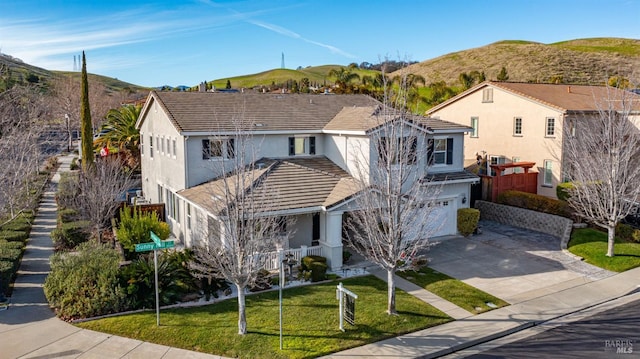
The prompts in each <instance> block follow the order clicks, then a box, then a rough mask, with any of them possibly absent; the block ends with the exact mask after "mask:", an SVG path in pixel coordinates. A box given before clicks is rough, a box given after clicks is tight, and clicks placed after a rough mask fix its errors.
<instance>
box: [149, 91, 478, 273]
mask: <svg viewBox="0 0 640 359" xmlns="http://www.w3.org/2000/svg"><path fill="white" fill-rule="evenodd" d="M380 106H381V104H380V103H379V102H377V101H375V100H374V99H372V98H370V97H367V96H364V95H303V94H286V95H282V94H279V95H275V94H256V93H205V92H151V93H150V95H149V97H148V99H147V102H146V103H145V106H144V108H143V109H142V111H141V114H140V118H139V119H138V122H137V128H139V130H140V138H141V166H142V189H143V196H144V198H145V200H147V201H149V202H152V203H160V202H162V203H165V205H166V212H167V220H168V222H169V224H170V225H171V228H172V233H173V235H174V236H175V237H176V239H177V240H179V241H181V242H182V243H183V244H184V245H185V246H186V247H190V246H194V245H197V244H199V243H200V241H202V240H203V239H202V238H199V236H198V233H197V232H198V231H197V230H196V228H195V227H196V226H198V223H201V221H202V219H203V218H205V217H204V216H206V218H212V217H215V216H216V214H217V212H218V210H217V209H216V205H215V204H214V197H216V196H215V188H216V186H217V184H216V179H217V178H219V177H220V176H221V174H222V170H221V166H215V164H216V163H219V162H220V161H221V160H222V159H224V158H229V157H232V156H235V154H236V152H237V151H235V149H236V148H238V147H237V146H239V145H240V144H239V141H241V140H242V139H241V136H238V129H237V128H236V127H235V125H236V124H237V123H238V122H239V121H242V122H243V123H246V124H251V128H252V130H251V134H252V137H251V140H250V141H253V142H254V144H256V147H257V148H258V151H259V153H256V154H254V155H253V156H252V157H247V158H245V159H244V161H245V162H249V161H257V166H255V171H257V173H256V174H258V175H259V176H260V177H261V178H262V179H264V181H262V182H261V185H265V186H270V188H273V189H274V190H275V191H276V193H277V194H278V198H277V200H275V202H274V203H273V204H272V205H271V206H270V208H274V215H278V216H295V221H294V223H295V224H294V227H295V228H288V230H289V229H290V230H293V236H292V237H291V238H290V239H289V242H288V243H287V244H285V247H288V248H291V249H296V250H297V251H298V252H296V253H297V255H296V256H297V259H299V256H300V255H301V252H302V255H304V253H314V254H316V253H317V254H321V255H323V256H325V257H327V259H328V264H329V266H330V267H331V268H332V269H338V268H340V267H341V266H342V249H343V244H342V228H343V214H344V213H345V212H348V211H349V210H350V206H351V205H352V204H353V203H352V202H353V198H354V196H357V193H356V192H357V188H358V187H357V185H356V179H355V178H354V176H357V175H356V173H357V172H356V170H355V168H356V164H357V163H361V162H363V161H360V160H364V162H366V163H371V162H374V161H375V158H376V156H377V149H376V148H370V146H369V137H368V136H369V134H370V131H376V130H380V126H377V125H376V124H374V122H373V118H374V117H375V116H374V115H375V113H376V111H378V110H379V109H380ZM398 120H399V121H403V119H398ZM405 125H407V126H413V127H414V128H419V131H420V134H421V135H420V136H418V137H419V138H416V142H415V145H416V146H428V144H429V145H430V146H431V147H430V148H431V151H430V153H432V154H433V163H431V164H427V162H426V160H422V161H421V162H420V163H416V164H415V165H416V169H417V170H419V171H420V172H419V173H421V174H422V176H421V177H422V179H423V180H424V181H425V183H426V184H425V185H429V184H431V185H433V184H434V183H437V184H442V186H441V188H442V190H441V191H440V193H439V197H438V198H437V201H436V204H437V206H438V208H437V211H435V212H436V213H437V214H439V215H440V216H441V217H439V218H442V219H441V220H440V222H441V223H442V224H443V225H442V226H439V227H438V232H437V233H436V235H452V234H456V233H457V228H456V227H457V226H456V214H457V209H458V208H463V207H468V206H469V205H468V200H467V199H468V198H469V197H470V185H471V183H474V182H477V181H478V177H477V176H475V175H473V174H471V173H468V172H466V171H464V168H463V156H462V149H463V141H464V133H465V132H467V131H469V130H470V128H469V127H468V126H461V125H458V124H454V123H451V122H445V121H441V120H435V119H429V118H420V119H419V120H418V121H416V122H415V123H410V122H408V121H405ZM383 127H384V126H383ZM242 138H245V137H243V136H242ZM363 157H364V158H363ZM212 189H213V190H212Z"/></svg>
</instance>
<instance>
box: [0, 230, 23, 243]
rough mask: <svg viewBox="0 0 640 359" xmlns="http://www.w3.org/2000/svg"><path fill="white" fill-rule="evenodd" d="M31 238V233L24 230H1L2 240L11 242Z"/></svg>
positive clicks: (0, 236)
mask: <svg viewBox="0 0 640 359" xmlns="http://www.w3.org/2000/svg"><path fill="white" fill-rule="evenodd" d="M27 238H29V234H27V233H26V232H22V231H0V240H5V241H9V242H24V241H26V240H27Z"/></svg>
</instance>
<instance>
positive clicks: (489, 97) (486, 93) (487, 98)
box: [482, 88, 493, 102]
mask: <svg viewBox="0 0 640 359" xmlns="http://www.w3.org/2000/svg"><path fill="white" fill-rule="evenodd" d="M482 102H493V89H491V88H488V89H484V90H482Z"/></svg>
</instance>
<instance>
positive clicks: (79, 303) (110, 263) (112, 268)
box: [44, 242, 126, 320]
mask: <svg viewBox="0 0 640 359" xmlns="http://www.w3.org/2000/svg"><path fill="white" fill-rule="evenodd" d="M119 267H120V255H119V254H118V252H117V251H116V250H114V249H112V248H109V247H108V246H104V245H100V244H96V243H94V242H87V243H82V244H80V245H79V246H78V248H77V253H66V252H58V253H56V254H54V255H53V256H52V257H51V273H50V274H49V276H48V277H47V279H46V280H45V283H44V293H45V295H46V297H47V300H48V301H49V304H50V305H51V306H52V307H53V308H54V309H55V311H56V314H57V315H58V316H59V317H60V318H62V319H65V320H68V319H79V318H89V317H94V316H98V315H104V314H110V313H115V312H119V311H121V310H123V309H125V305H126V293H125V291H124V289H123V288H122V286H121V285H120V283H119V276H118V274H119Z"/></svg>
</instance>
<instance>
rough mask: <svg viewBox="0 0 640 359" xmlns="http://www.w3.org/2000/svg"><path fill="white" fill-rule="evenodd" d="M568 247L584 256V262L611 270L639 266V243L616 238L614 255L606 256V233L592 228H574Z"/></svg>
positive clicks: (616, 270) (576, 253) (572, 251)
mask: <svg viewBox="0 0 640 359" xmlns="http://www.w3.org/2000/svg"><path fill="white" fill-rule="evenodd" d="M568 249H569V252H571V253H573V254H575V255H577V256H580V257H582V258H584V261H585V262H587V263H589V264H593V265H594V266H597V267H600V268H603V269H606V270H610V271H613V272H624V271H626V270H629V269H631V268H635V267H638V266H640V243H632V242H624V241H622V240H620V239H618V238H616V241H615V245H614V248H613V249H614V250H613V253H614V256H613V257H607V233H605V232H602V231H599V230H596V229H593V228H580V229H576V230H574V231H573V233H572V234H571V240H570V241H569V244H568Z"/></svg>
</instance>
